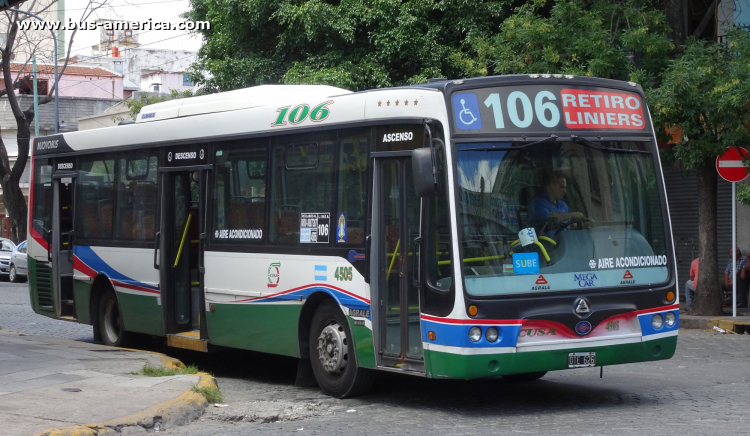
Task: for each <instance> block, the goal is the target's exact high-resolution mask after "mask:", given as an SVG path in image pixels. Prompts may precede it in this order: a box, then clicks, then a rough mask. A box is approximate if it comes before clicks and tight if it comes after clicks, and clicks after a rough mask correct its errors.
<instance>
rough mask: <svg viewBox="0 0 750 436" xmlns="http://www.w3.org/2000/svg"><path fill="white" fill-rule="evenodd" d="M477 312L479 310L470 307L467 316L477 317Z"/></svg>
mask: <svg viewBox="0 0 750 436" xmlns="http://www.w3.org/2000/svg"><path fill="white" fill-rule="evenodd" d="M478 312H479V309H477V306H475V305H473V304H472V305H471V306H469V315H471V316H477V313H478Z"/></svg>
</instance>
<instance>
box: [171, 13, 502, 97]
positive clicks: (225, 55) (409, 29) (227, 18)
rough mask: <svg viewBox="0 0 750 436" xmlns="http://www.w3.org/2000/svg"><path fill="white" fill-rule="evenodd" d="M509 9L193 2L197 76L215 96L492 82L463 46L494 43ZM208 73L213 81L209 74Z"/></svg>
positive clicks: (194, 73)
mask: <svg viewBox="0 0 750 436" xmlns="http://www.w3.org/2000/svg"><path fill="white" fill-rule="evenodd" d="M505 4H506V3H505V2H491V1H482V0H445V1H441V2H434V1H433V0H407V1H402V0H381V1H377V2H372V1H369V0H342V1H340V2H326V1H323V0H311V1H304V2H300V1H297V0H281V1H275V0H250V1H244V0H191V5H192V10H191V11H189V12H188V13H186V14H185V18H187V19H189V20H208V21H210V22H211V24H212V25H211V29H210V30H204V31H200V32H199V33H200V34H202V36H203V37H204V40H205V42H204V45H203V47H202V48H201V49H200V51H199V52H198V61H197V63H196V64H195V66H194V68H193V69H192V70H191V71H192V76H193V78H194V80H195V81H196V82H197V83H201V84H203V85H205V89H206V90H207V91H208V92H217V91H226V90H231V89H236V88H241V87H246V86H252V85H258V84H268V83H287V84H294V83H316V84H328V85H333V86H339V87H342V88H346V89H350V90H362V89H368V88H378V87H387V86H395V85H404V84H410V83H424V82H425V81H426V80H427V79H429V78H431V77H467V76H477V75H486V74H487V71H486V70H484V69H483V68H482V65H480V64H478V63H477V62H476V61H475V60H474V58H475V56H474V53H472V52H471V51H470V50H469V47H467V46H466V45H465V42H466V41H467V40H469V39H476V38H484V37H488V36H489V35H490V34H491V33H492V32H493V31H495V29H497V26H498V25H499V24H500V22H501V21H502V18H503V17H504V16H506V15H507V11H508V8H507V6H505ZM204 72H208V73H210V74H206V73H204Z"/></svg>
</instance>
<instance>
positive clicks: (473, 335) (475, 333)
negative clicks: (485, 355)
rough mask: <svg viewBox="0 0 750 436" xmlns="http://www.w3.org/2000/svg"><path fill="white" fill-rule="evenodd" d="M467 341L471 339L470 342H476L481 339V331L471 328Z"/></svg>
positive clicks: (477, 328)
mask: <svg viewBox="0 0 750 436" xmlns="http://www.w3.org/2000/svg"><path fill="white" fill-rule="evenodd" d="M469 339H471V342H477V341H479V340H480V339H482V329H480V328H479V327H472V328H471V330H469Z"/></svg>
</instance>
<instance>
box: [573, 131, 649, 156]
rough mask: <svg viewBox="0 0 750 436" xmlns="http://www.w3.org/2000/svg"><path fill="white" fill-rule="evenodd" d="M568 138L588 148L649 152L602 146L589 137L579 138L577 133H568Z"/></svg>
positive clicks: (611, 151) (623, 151) (639, 151)
mask: <svg viewBox="0 0 750 436" xmlns="http://www.w3.org/2000/svg"><path fill="white" fill-rule="evenodd" d="M570 140H571V141H573V142H575V143H576V144H581V145H585V146H587V147H589V148H593V149H595V150H599V151H607V152H610V153H645V154H649V152H647V151H644V150H625V149H623V148H613V147H602V146H601V145H599V144H597V143H596V142H594V141H591V140H590V139H586V138H581V137H580V136H578V135H570Z"/></svg>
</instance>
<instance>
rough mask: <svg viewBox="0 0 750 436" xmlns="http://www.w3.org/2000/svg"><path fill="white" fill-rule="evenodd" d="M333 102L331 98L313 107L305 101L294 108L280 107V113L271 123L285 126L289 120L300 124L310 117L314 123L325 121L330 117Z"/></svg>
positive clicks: (278, 110) (291, 122) (273, 125)
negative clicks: (330, 107)
mask: <svg viewBox="0 0 750 436" xmlns="http://www.w3.org/2000/svg"><path fill="white" fill-rule="evenodd" d="M332 104H333V100H329V101H324V102H323V103H320V104H318V105H316V106H315V107H313V108H312V109H310V106H309V105H307V104H304V103H303V104H298V105H297V106H295V107H293V108H292V107H291V106H284V107H280V108H278V109H276V112H278V114H279V115H278V116H277V117H276V121H274V122H273V123H271V127H278V126H285V125H286V123H287V122H289V124H300V123H301V122H303V121H305V120H306V119H307V118H308V117H309V118H310V121H312V122H313V123H319V122H321V121H324V120H325V119H326V118H328V115H330V114H331V110H330V109H328V106H330V105H332ZM290 108H291V109H290Z"/></svg>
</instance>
